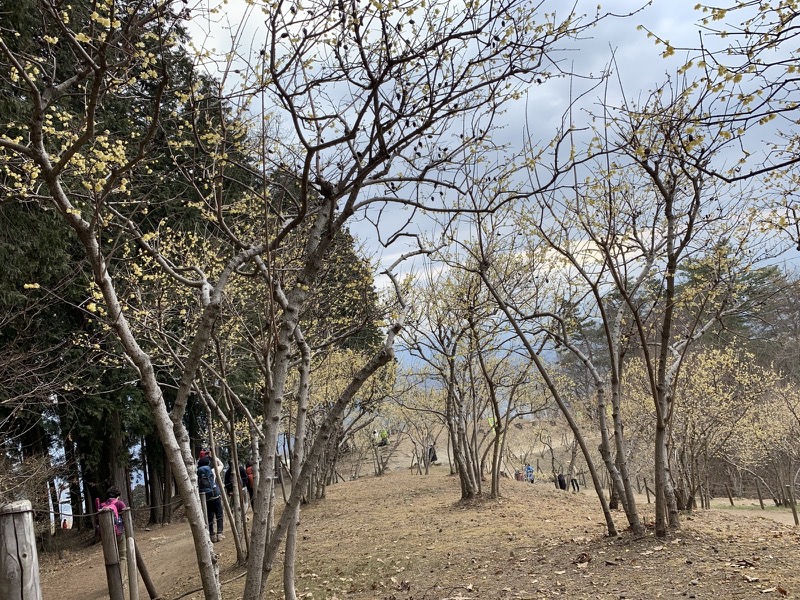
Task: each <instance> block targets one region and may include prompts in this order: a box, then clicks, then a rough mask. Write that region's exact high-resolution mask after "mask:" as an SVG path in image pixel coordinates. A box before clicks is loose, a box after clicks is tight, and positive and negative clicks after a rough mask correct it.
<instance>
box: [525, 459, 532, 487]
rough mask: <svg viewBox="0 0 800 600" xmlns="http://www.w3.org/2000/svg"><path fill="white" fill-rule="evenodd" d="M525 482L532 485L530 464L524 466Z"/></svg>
mask: <svg viewBox="0 0 800 600" xmlns="http://www.w3.org/2000/svg"><path fill="white" fill-rule="evenodd" d="M525 481H527V482H528V483H533V467H532V466H531V465H530V463H528V464H526V465H525Z"/></svg>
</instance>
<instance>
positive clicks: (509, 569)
mask: <svg viewBox="0 0 800 600" xmlns="http://www.w3.org/2000/svg"><path fill="white" fill-rule="evenodd" d="M446 471H447V469H446V467H443V466H442V467H435V468H434V470H433V473H432V474H431V475H430V476H427V477H423V476H414V475H411V474H409V473H408V472H397V473H392V474H389V475H386V476H385V477H382V478H372V477H370V478H364V479H360V480H358V481H354V482H349V483H340V484H338V485H335V486H332V487H330V488H329V490H328V498H327V499H326V500H324V501H322V502H318V503H316V504H314V505H312V506H310V507H307V508H305V510H304V511H303V515H302V521H301V524H300V530H301V535H302V542H301V547H300V552H299V558H298V563H297V590H298V595H299V596H301V597H306V598H312V597H313V598H317V599H321V598H328V599H334V598H336V599H340V600H344V599H354V600H362V599H373V598H377V599H383V600H411V599H416V600H423V599H436V600H443V599H449V600H456V599H478V598H480V599H484V598H556V597H567V598H613V599H621V598H641V599H650V598H672V597H678V598H680V597H686V598H715V600H726V599H744V598H756V597H758V598H764V597H769V596H772V597H783V596H787V597H800V569H797V566H796V565H797V562H798V559H800V531H799V530H798V529H797V528H795V527H793V526H790V525H785V524H782V523H778V522H776V521H775V520H773V519H771V518H769V517H765V516H763V515H769V516H773V515H778V513H777V512H776V511H774V510H770V511H760V510H757V509H752V507H745V508H744V509H743V510H725V509H716V508H715V509H712V510H708V511H700V512H697V513H695V514H694V515H692V516H687V517H684V518H683V521H682V528H681V530H680V531H678V532H677V533H676V534H675V535H673V536H671V537H669V538H667V539H657V538H656V537H655V536H654V535H653V534H652V533H648V534H647V535H645V536H643V537H641V538H634V537H632V536H631V535H629V534H623V535H621V536H620V537H618V538H615V539H612V538H608V537H605V536H604V531H605V528H604V524H603V519H602V514H601V512H600V509H599V504H598V502H597V500H596V498H594V494H593V493H591V492H590V491H586V492H584V491H581V493H580V494H572V493H564V492H559V491H557V490H555V489H553V488H552V486H551V485H550V484H548V483H537V484H534V485H530V484H525V483H522V482H516V481H510V480H504V481H503V496H504V497H503V498H501V499H499V500H482V501H478V502H472V503H468V504H464V503H459V502H457V500H458V497H459V495H460V493H459V486H458V481H457V480H456V479H455V478H453V477H450V476H448V475H447V473H446ZM650 508H651V507H648V506H647V505H646V504H644V507H643V511H642V512H643V513H644V517H645V520H646V521H649V520H651V519H652V514H651V512H650V511H649V510H648V509H650ZM787 515H788V518H789V519H791V513H790V512H788V511H783V512H781V513H780V515H779V518H784V517H785V516H787ZM616 520H617V524H618V526H619V527H623V525H624V515H623V514H622V513H621V512H620V513H617V514H616ZM67 533H68V536H69V534H73V532H67ZM74 535H77V534H74ZM67 540H69V537H67ZM137 543H138V544H139V545H140V547H141V549H142V552H143V555H144V557H145V561H146V562H147V564H148V567H149V570H150V572H151V575H152V577H153V579H154V580H155V582H156V586H157V587H158V590H159V592H160V593H161V595H162V597H164V598H166V599H175V598H178V597H179V596H181V595H182V594H185V593H186V592H188V591H191V590H193V589H196V588H199V577H198V575H197V567H196V559H195V555H194V548H193V545H192V539H191V536H190V534H189V530H188V527H187V526H186V525H185V524H173V525H170V526H168V527H164V528H158V529H153V530H151V531H138V532H137ZM216 548H217V549H218V552H219V554H220V564H221V577H222V580H223V581H225V582H229V583H225V585H224V586H223V591H224V597H225V598H226V599H235V598H239V597H241V591H242V587H243V585H244V579H243V578H237V575H239V574H241V573H242V572H243V569H242V568H241V567H237V566H236V565H235V564H234V562H235V558H236V555H235V551H234V546H233V541H232V540H231V539H230V537H228V538H227V539H226V540H224V541H223V542H221V543H219V544H217V545H216ZM40 562H41V579H42V587H43V592H44V598H45V600H79V599H80V600H92V599H95V598H104V597H108V596H107V591H106V588H105V570H104V567H103V561H102V556H101V550H100V547H99V545H95V546H90V547H82V548H77V549H73V550H69V551H64V552H62V558H58V556H57V555H55V554H53V555H43V556H41V557H40ZM280 580H281V577H280V574H279V573H277V572H276V573H273V574H272V576H271V577H270V579H269V581H268V588H269V589H268V592H267V594H266V597H267V598H281V597H283V593H282V589H281V583H280ZM141 597H142V598H146V597H147V596H146V593H145V591H144V588H142V590H141ZM186 597H187V598H196V599H200V598H202V593H201V592H194V593H191V594H188V595H187V596H186Z"/></svg>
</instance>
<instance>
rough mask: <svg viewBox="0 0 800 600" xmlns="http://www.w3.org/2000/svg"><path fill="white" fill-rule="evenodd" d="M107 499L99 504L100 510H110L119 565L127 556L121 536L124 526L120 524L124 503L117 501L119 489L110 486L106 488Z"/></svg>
mask: <svg viewBox="0 0 800 600" xmlns="http://www.w3.org/2000/svg"><path fill="white" fill-rule="evenodd" d="M106 496H107V499H106V501H105V502H103V503H101V504H100V507H99V508H100V510H101V511H102V510H110V511H111V514H112V516H113V517H114V518H113V521H114V533H115V534H116V536H117V550H118V551H119V561H120V563H123V564H124V563H125V558H126V556H127V552H126V550H127V547H126V544H125V540H124V539H123V536H124V534H125V526H124V525H123V524H122V511H123V510H124V509H125V503H124V502H123V501H122V500H120V499H119V497H120V496H121V494H120V491H119V488H118V487H117V486H115V485H112V486H111V487H110V488H108V492H107V493H106Z"/></svg>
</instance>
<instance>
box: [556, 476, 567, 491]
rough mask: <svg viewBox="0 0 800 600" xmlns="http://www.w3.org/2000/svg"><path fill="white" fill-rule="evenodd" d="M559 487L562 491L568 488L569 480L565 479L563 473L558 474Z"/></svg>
mask: <svg viewBox="0 0 800 600" xmlns="http://www.w3.org/2000/svg"><path fill="white" fill-rule="evenodd" d="M558 487H559V489H561V490H562V491H566V490H567V480H566V479H564V474H563V473H559V474H558Z"/></svg>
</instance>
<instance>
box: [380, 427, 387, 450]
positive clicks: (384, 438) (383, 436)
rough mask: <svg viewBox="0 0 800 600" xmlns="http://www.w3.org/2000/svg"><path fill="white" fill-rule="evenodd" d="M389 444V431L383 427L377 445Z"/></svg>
mask: <svg viewBox="0 0 800 600" xmlns="http://www.w3.org/2000/svg"><path fill="white" fill-rule="evenodd" d="M387 445H389V432H388V431H386V430H385V429H381V441H380V442H378V446H387Z"/></svg>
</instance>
